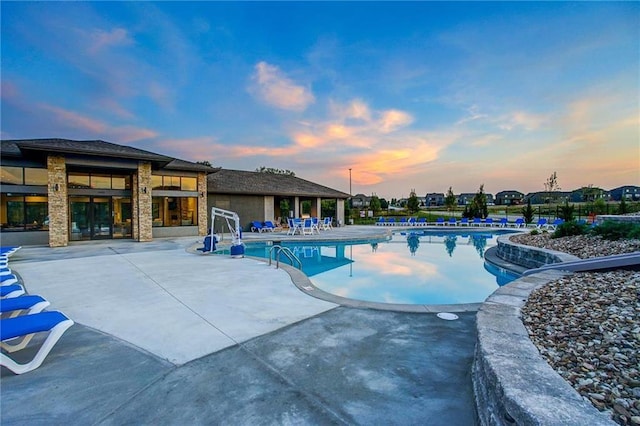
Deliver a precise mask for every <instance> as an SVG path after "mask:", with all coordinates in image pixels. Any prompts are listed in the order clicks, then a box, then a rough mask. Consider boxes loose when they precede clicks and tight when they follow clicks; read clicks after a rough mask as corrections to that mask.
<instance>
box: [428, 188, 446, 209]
mask: <svg viewBox="0 0 640 426" xmlns="http://www.w3.org/2000/svg"><path fill="white" fill-rule="evenodd" d="M425 205H426V206H427V207H434V206H444V194H443V193H441V192H432V193H429V194H427V195H426V197H425Z"/></svg>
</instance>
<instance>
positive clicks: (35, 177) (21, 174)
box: [0, 166, 48, 186]
mask: <svg viewBox="0 0 640 426" xmlns="http://www.w3.org/2000/svg"><path fill="white" fill-rule="evenodd" d="M47 176H48V173H47V169H37V168H34V167H12V166H2V167H0V181H1V183H2V184H3V185H38V186H46V185H47V179H48V177H47Z"/></svg>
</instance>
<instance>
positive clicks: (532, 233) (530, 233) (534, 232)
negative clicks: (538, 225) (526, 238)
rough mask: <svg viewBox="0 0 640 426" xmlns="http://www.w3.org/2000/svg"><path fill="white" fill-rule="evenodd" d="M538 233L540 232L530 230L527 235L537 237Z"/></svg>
mask: <svg viewBox="0 0 640 426" xmlns="http://www.w3.org/2000/svg"><path fill="white" fill-rule="evenodd" d="M539 233H540V231H538V230H537V229H532V230H531V232H529V235H538V234H539Z"/></svg>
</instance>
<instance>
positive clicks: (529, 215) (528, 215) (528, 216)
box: [522, 199, 535, 235]
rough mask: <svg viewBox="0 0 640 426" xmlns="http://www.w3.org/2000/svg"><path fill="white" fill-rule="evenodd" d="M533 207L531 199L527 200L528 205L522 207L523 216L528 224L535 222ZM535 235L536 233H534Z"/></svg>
mask: <svg viewBox="0 0 640 426" xmlns="http://www.w3.org/2000/svg"><path fill="white" fill-rule="evenodd" d="M533 213H534V212H533V207H531V199H528V200H527V205H526V206H525V207H523V208H522V217H523V218H524V221H525V222H526V224H527V225H528V224H530V223H531V222H533ZM534 235H535V234H534Z"/></svg>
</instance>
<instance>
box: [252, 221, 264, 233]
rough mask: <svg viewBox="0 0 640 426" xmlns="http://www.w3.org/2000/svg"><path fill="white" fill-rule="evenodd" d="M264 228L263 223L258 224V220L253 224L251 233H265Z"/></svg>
mask: <svg viewBox="0 0 640 426" xmlns="http://www.w3.org/2000/svg"><path fill="white" fill-rule="evenodd" d="M264 230H265V229H264V226H262V223H261V222H258V221H257V220H254V221H253V222H251V232H258V233H260V232H262V231H264Z"/></svg>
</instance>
